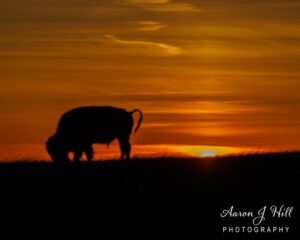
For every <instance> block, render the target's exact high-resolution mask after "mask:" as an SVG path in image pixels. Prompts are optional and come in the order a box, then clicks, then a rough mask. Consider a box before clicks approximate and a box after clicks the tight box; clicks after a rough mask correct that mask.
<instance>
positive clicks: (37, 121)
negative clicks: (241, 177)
mask: <svg viewBox="0 0 300 240" xmlns="http://www.w3.org/2000/svg"><path fill="white" fill-rule="evenodd" d="M299 11H300V2H299V1H298V0H290V1H282V0H245V1H240V0H239V1H238V0H226V1H225V0H209V1H207V0H190V1H185V0H178V1H175V0H101V1H96V0H10V1H5V2H4V1H2V2H1V3H0V30H1V31H0V111H1V118H0V145H1V144H2V145H15V144H21V145H22V144H37V145H41V144H43V143H44V142H45V140H46V139H47V137H48V136H49V135H50V134H52V133H53V132H54V131H55V128H56V124H57V121H58V119H59V116H60V115H61V114H62V113H63V112H65V111H66V110H68V109H70V108H73V107H76V106H80V105H114V106H120V107H124V108H126V109H128V110H131V109H133V108H140V109H142V110H143V112H144V114H145V121H144V122H143V125H142V128H141V130H140V132H139V133H138V134H137V135H136V136H134V139H133V142H134V143H135V144H136V145H140V147H142V146H144V145H151V146H153V145H161V146H162V148H164V147H163V146H166V145H169V146H177V149H179V151H180V152H189V153H190V152H193V153H194V152H195V151H194V150H191V148H190V149H189V150H184V149H185V148H184V147H180V146H182V145H184V146H189V145H190V146H225V147H229V149H231V148H232V147H233V148H238V149H240V148H243V149H244V148H251V149H287V150H291V149H299V148H300V139H299V137H298V136H299V134H300V112H299V109H300V94H299V90H300V79H299V76H300V68H299V60H300V44H299V43H300V42H299V41H300V14H299ZM165 148H166V147H165ZM3 149H4V148H3ZM166 149H167V148H166ZM168 149H169V148H168ZM170 149H171V148H170ZM182 149H183V150H182ZM192 149H193V148H192ZM199 149H200V148H199ZM197 151H198V150H197ZM197 151H196V152H197ZM199 151H200V150H199ZM228 151H229V150H228ZM200 155H201V154H200Z"/></svg>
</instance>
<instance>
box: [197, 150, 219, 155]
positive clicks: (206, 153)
mask: <svg viewBox="0 0 300 240" xmlns="http://www.w3.org/2000/svg"><path fill="white" fill-rule="evenodd" d="M199 155H200V157H215V156H216V155H217V154H216V153H215V151H213V150H202V151H201V152H200V154H199Z"/></svg>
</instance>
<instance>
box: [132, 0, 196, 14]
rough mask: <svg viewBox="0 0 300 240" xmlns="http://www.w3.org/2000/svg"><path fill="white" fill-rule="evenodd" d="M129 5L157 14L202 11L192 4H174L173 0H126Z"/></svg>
mask: <svg viewBox="0 0 300 240" xmlns="http://www.w3.org/2000/svg"><path fill="white" fill-rule="evenodd" d="M126 2H127V3H128V4H132V5H135V6H138V7H141V8H143V9H145V10H148V11H157V12H194V13H195V12H200V11H201V9H199V8H198V7H196V6H195V5H193V4H191V3H182V2H173V1H171V0H126Z"/></svg>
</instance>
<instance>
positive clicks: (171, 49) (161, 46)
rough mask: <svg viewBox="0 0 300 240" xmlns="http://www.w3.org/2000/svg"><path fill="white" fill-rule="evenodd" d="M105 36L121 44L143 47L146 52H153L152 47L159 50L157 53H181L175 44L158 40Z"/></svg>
mask: <svg viewBox="0 0 300 240" xmlns="http://www.w3.org/2000/svg"><path fill="white" fill-rule="evenodd" d="M105 37H106V38H108V39H110V40H111V41H112V42H114V43H117V44H121V45H129V46H136V47H139V46H140V47H143V48H145V47H146V48H147V49H146V51H147V52H146V54H149V55H151V54H153V53H154V52H152V51H153V49H156V50H159V52H158V54H159V55H162V56H175V55H179V54H180V53H181V49H180V48H179V47H176V46H172V45H169V44H165V43H160V42H151V41H142V40H124V39H120V38H118V37H116V36H114V35H105Z"/></svg>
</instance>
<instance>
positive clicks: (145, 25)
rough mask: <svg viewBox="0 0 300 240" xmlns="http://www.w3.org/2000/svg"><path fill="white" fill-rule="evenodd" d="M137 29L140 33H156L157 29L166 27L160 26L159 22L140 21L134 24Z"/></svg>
mask: <svg viewBox="0 0 300 240" xmlns="http://www.w3.org/2000/svg"><path fill="white" fill-rule="evenodd" d="M136 24H137V25H138V26H137V29H138V30H140V31H149V32H151V31H157V30H159V29H162V28H164V27H166V26H167V25H165V24H162V23H160V22H155V21H141V22H137V23H136Z"/></svg>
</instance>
